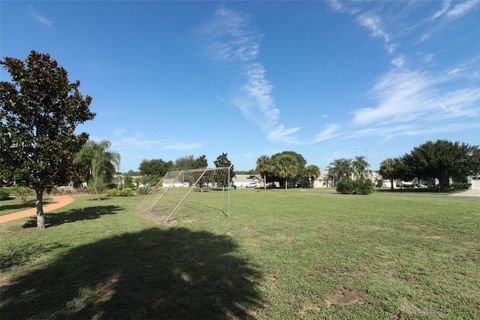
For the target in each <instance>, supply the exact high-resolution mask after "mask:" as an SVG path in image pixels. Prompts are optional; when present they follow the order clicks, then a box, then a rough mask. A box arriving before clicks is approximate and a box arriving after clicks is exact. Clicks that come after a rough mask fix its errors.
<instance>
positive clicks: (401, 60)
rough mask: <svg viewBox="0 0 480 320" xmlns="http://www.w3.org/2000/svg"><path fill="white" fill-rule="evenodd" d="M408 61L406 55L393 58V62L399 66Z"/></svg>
mask: <svg viewBox="0 0 480 320" xmlns="http://www.w3.org/2000/svg"><path fill="white" fill-rule="evenodd" d="M406 62H407V60H406V59H405V57H404V56H398V57H396V58H395V59H393V60H392V64H393V65H394V66H395V67H397V68H401V67H403V65H404V64H405V63H406Z"/></svg>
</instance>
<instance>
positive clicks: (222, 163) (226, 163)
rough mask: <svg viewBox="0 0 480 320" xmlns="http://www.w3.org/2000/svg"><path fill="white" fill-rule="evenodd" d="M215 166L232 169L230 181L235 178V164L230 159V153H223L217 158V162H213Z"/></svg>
mask: <svg viewBox="0 0 480 320" xmlns="http://www.w3.org/2000/svg"><path fill="white" fill-rule="evenodd" d="M213 163H214V164H215V167H217V168H225V167H230V180H231V179H233V177H235V172H234V171H233V170H234V168H233V164H232V161H230V160H229V159H228V153H226V152H223V153H222V154H221V155H219V156H218V157H217V159H216V160H215V161H213Z"/></svg>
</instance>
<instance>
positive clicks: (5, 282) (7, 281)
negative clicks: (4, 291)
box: [0, 277, 13, 287]
mask: <svg viewBox="0 0 480 320" xmlns="http://www.w3.org/2000/svg"><path fill="white" fill-rule="evenodd" d="M11 284H13V282H12V281H10V279H8V278H4V277H1V278H0V287H1V286H9V285H11Z"/></svg>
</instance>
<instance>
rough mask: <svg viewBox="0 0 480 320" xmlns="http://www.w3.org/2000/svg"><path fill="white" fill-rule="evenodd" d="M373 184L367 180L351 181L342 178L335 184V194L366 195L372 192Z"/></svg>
mask: <svg viewBox="0 0 480 320" xmlns="http://www.w3.org/2000/svg"><path fill="white" fill-rule="evenodd" d="M374 188H375V186H374V184H373V182H372V181H370V180H368V179H358V180H352V179H350V178H343V179H341V180H340V181H339V182H338V183H337V192H338V193H343V194H361V195H366V194H370V193H372V192H373V191H374Z"/></svg>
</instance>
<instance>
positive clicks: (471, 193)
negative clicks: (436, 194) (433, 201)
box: [450, 190, 480, 198]
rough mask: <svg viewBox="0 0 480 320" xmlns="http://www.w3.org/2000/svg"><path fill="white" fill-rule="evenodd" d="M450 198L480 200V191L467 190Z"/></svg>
mask: <svg viewBox="0 0 480 320" xmlns="http://www.w3.org/2000/svg"><path fill="white" fill-rule="evenodd" d="M450 197H469V198H470V197H477V198H480V190H467V191H463V192H459V193H454V194H452V195H450Z"/></svg>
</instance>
